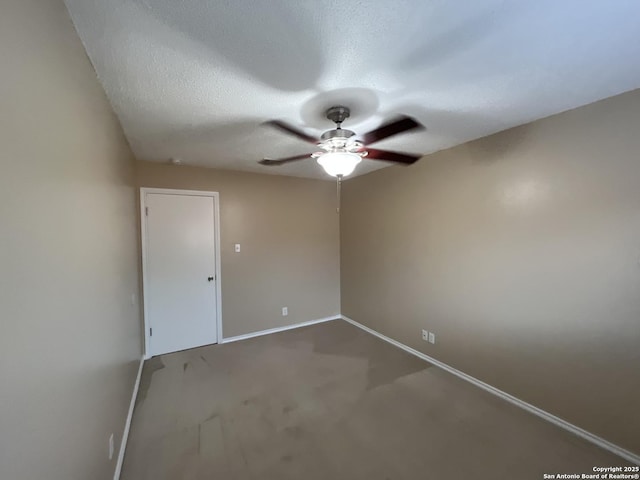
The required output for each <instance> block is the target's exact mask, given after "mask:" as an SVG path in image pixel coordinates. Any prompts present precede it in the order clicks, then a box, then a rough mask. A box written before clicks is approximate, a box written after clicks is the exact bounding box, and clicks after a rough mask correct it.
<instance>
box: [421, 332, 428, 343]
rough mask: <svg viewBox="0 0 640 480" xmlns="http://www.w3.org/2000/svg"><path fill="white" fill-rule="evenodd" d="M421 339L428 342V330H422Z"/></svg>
mask: <svg viewBox="0 0 640 480" xmlns="http://www.w3.org/2000/svg"><path fill="white" fill-rule="evenodd" d="M422 339H423V340H424V341H425V342H428V341H429V332H427V331H426V330H422Z"/></svg>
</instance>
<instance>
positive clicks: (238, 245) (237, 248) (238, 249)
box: [236, 243, 240, 253]
mask: <svg viewBox="0 0 640 480" xmlns="http://www.w3.org/2000/svg"><path fill="white" fill-rule="evenodd" d="M236 253H240V244H239V243H236Z"/></svg>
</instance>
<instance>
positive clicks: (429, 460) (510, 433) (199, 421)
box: [121, 320, 630, 480]
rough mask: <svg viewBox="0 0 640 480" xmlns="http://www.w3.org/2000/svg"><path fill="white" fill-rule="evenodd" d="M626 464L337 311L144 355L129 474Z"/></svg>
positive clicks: (524, 469) (457, 473)
mask: <svg viewBox="0 0 640 480" xmlns="http://www.w3.org/2000/svg"><path fill="white" fill-rule="evenodd" d="M617 465H630V464H628V463H627V462H625V461H624V460H622V459H620V458H618V457H617V456H614V455H612V454H610V453H609V452H607V451H604V450H602V449H600V448H598V447H596V446H594V445H592V444H590V443H588V442H586V441H584V440H582V439H580V438H579V437H576V436H574V435H572V434H570V433H568V432H566V431H564V430H562V429H560V428H558V427H556V426H554V425H552V424H550V423H548V422H546V421H544V420H542V419H539V418H537V417H535V416H533V415H531V414H529V413H527V412H525V411H523V410H521V409H519V408H518V407H515V406H513V405H511V404H509V403H507V402H505V401H503V400H501V399H499V398H497V397H495V396H493V395H491V394H489V393H487V392H485V391H483V390H480V389H478V388H477V387H474V386H473V385H471V384H469V383H467V382H464V381H462V380H460V379H458V378H457V377H455V376H453V375H451V374H449V373H447V372H445V371H443V370H441V369H439V368H438V367H435V366H432V365H430V364H428V363H426V362H424V361H422V360H420V359H418V358H416V357H414V356H412V355H409V354H408V353H406V352H404V351H402V350H400V349H398V348H395V347H393V346H391V345H389V344H387V343H385V342H383V341H382V340H380V339H378V338H376V337H374V336H372V335H370V334H368V333H366V332H364V331H362V330H360V329H358V328H356V327H354V326H352V325H350V324H348V323H346V322H344V321H341V320H336V321H332V322H327V323H322V324H318V325H313V326H309V327H304V328H299V329H295V330H289V331H285V332H281V333H277V334H272V335H266V336H263V337H256V338H252V339H249V340H244V341H239V342H234V343H229V344H223V345H212V346H207V347H201V348H196V349H193V350H187V351H184V352H178V353H173V354H168V355H162V356H159V357H154V358H152V359H151V360H149V361H147V362H146V363H145V365H144V369H143V372H142V379H141V383H140V391H139V394H138V399H137V403H136V407H135V411H134V416H133V420H132V425H131V432H130V436H129V442H128V446H127V452H126V456H125V460H124V466H123V471H122V475H121V480H205V479H207V480H209V479H220V480H262V479H264V480H288V479H291V480H293V479H296V480H302V479H305V480H306V479H308V480H315V479H318V480H334V479H335V480H338V479H345V480H346V479H349V480H356V479H358V480H359V479H362V480H418V479H420V480H422V479H438V480H440V479H453V480H457V479H479V480H484V479H487V480H488V479H491V480H496V479H523V480H524V479H542V478H544V477H543V475H544V474H545V473H547V474H558V473H569V474H576V473H577V474H582V473H592V472H593V470H592V469H593V467H594V466H617ZM547 478H548V477H547Z"/></svg>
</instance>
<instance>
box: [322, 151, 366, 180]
mask: <svg viewBox="0 0 640 480" xmlns="http://www.w3.org/2000/svg"><path fill="white" fill-rule="evenodd" d="M316 160H317V162H318V164H319V165H320V166H321V167H322V168H324V171H325V172H327V173H328V174H329V175H331V176H332V177H338V176H341V177H346V176H347V175H351V174H352V173H353V171H354V170H355V168H356V165H358V164H359V163H360V162H361V161H362V157H361V156H360V155H358V154H357V153H354V152H327V153H323V154H322V155H320V156H319V157H318V158H317V159H316Z"/></svg>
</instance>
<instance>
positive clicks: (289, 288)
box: [137, 162, 340, 337]
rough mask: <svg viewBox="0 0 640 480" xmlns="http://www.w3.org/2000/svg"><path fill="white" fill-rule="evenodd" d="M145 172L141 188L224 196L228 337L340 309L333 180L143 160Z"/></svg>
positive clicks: (222, 229) (225, 329) (224, 303)
mask: <svg viewBox="0 0 640 480" xmlns="http://www.w3.org/2000/svg"><path fill="white" fill-rule="evenodd" d="M137 174H138V175H137V177H138V185H139V186H141V187H157V188H174V189H186V190H208V191H214V192H219V193H220V250H221V252H220V254H221V274H222V284H221V286H222V323H223V326H222V328H223V335H224V337H232V336H235V335H241V334H245V333H251V332H255V331H259V330H266V329H269V328H274V327H280V326H284V325H291V324H295V323H299V322H305V321H308V320H315V319H319V318H324V317H328V316H332V315H337V314H338V313H339V312H340V260H339V249H340V247H339V233H338V229H339V220H338V215H337V214H336V209H335V207H336V199H335V198H336V197H335V195H336V194H335V185H334V184H333V183H332V182H327V181H321V180H311V179H302V178H295V177H283V176H274V175H261V174H255V173H244V172H232V171H226V170H214V169H210V168H196V167H189V166H174V165H165V164H159V163H152V162H137ZM235 243H240V244H241V252H240V253H235V252H234V244H235ZM283 306H287V307H288V308H289V316H287V317H283V316H282V307H283Z"/></svg>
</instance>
